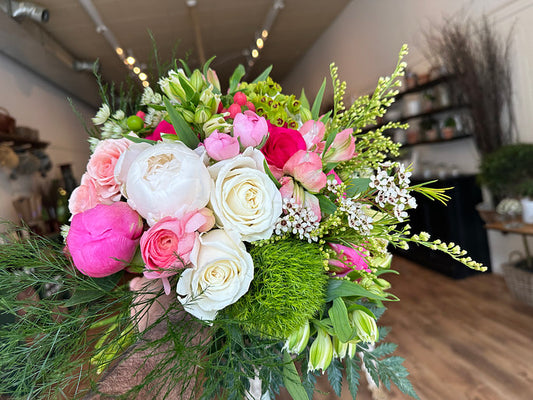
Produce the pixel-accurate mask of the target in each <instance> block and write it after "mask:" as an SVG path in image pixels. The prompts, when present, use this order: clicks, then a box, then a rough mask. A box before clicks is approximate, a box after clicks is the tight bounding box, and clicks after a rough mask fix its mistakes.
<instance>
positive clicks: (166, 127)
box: [146, 120, 176, 140]
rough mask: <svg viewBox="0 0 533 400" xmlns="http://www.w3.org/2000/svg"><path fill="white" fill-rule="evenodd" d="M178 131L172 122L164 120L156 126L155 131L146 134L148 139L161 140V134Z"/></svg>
mask: <svg viewBox="0 0 533 400" xmlns="http://www.w3.org/2000/svg"><path fill="white" fill-rule="evenodd" d="M175 134H176V131H175V130H174V127H173V126H172V124H171V123H170V122H167V121H165V120H162V121H161V122H160V123H159V124H157V126H156V127H155V129H154V131H153V132H152V133H151V134H149V135H148V136H146V139H148V140H161V135H175Z"/></svg>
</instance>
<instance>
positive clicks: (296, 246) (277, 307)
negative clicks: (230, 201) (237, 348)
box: [227, 239, 328, 339]
mask: <svg viewBox="0 0 533 400" xmlns="http://www.w3.org/2000/svg"><path fill="white" fill-rule="evenodd" d="M250 254H251V256H252V258H253V260H254V266H255V276H254V280H253V281H252V283H251V285H250V290H249V291H248V293H246V294H245V295H244V296H243V297H242V298H241V299H239V301H237V302H236V303H235V304H233V305H232V306H230V307H229V308H228V310H227V314H228V315H229V316H230V317H231V318H235V319H237V320H239V321H241V322H242V323H243V326H244V329H245V330H247V331H249V332H257V333H259V334H261V335H266V336H271V337H276V338H279V339H284V338H287V337H288V336H289V335H290V334H291V333H292V332H293V331H295V330H296V329H298V328H299V327H300V326H301V325H303V324H304V322H306V321H307V320H309V319H310V318H312V317H313V316H314V315H315V314H317V313H318V312H319V311H320V310H321V308H322V307H323V305H324V297H325V291H326V283H327V279H328V278H327V275H326V274H325V273H324V264H323V255H322V253H321V251H320V247H319V246H318V245H317V244H312V243H306V242H303V241H300V240H294V239H285V240H279V241H275V242H273V243H266V244H263V245H261V246H255V247H252V249H251V251H250Z"/></svg>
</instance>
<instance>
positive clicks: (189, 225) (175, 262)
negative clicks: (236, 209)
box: [141, 212, 209, 292]
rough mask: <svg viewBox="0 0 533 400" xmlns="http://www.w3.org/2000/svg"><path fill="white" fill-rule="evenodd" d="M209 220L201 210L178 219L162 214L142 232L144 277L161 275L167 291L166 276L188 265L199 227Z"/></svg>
mask: <svg viewBox="0 0 533 400" xmlns="http://www.w3.org/2000/svg"><path fill="white" fill-rule="evenodd" d="M208 222H209V219H208V217H206V216H205V215H204V214H202V213H201V212H191V213H189V214H186V215H185V216H183V217H182V218H179V219H178V218H174V217H165V218H163V219H161V220H160V221H159V222H157V223H156V224H155V225H153V226H152V227H151V228H150V229H148V230H147V231H146V232H144V234H143V235H142V237H141V256H142V258H143V260H144V262H145V264H146V269H147V271H145V272H144V276H145V277H146V278H148V279H158V278H161V279H162V280H163V285H164V286H165V292H169V291H170V286H169V283H168V277H169V276H172V275H175V274H176V273H178V271H179V270H181V269H183V268H185V267H186V266H187V264H189V262H190V259H189V257H190V254H191V251H192V249H193V247H194V245H195V243H196V241H197V240H198V230H199V229H200V228H202V227H203V226H204V225H205V224H206V223H208Z"/></svg>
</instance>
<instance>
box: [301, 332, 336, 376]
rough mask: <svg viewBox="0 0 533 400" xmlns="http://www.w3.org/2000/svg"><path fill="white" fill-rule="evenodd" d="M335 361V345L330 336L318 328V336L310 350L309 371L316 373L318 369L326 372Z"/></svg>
mask: <svg viewBox="0 0 533 400" xmlns="http://www.w3.org/2000/svg"><path fill="white" fill-rule="evenodd" d="M331 360H333V344H332V343H331V338H330V337H329V334H328V333H327V332H326V331H325V330H324V329H322V328H320V327H318V326H317V335H316V339H315V340H314V342H313V343H312V344H311V348H310V349H309V363H308V364H307V371H316V370H317V369H320V370H322V372H324V371H325V370H326V369H327V368H328V367H329V364H331Z"/></svg>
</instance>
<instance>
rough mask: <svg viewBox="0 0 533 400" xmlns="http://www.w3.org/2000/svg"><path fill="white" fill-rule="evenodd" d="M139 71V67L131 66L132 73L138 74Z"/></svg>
mask: <svg viewBox="0 0 533 400" xmlns="http://www.w3.org/2000/svg"><path fill="white" fill-rule="evenodd" d="M139 72H141V69H140V68H139V67H133V73H134V74H137V75H139Z"/></svg>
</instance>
